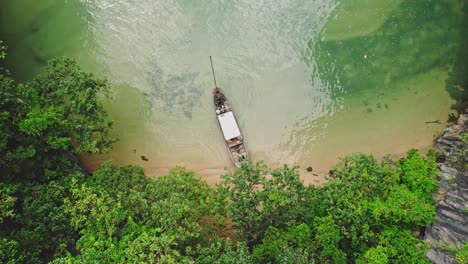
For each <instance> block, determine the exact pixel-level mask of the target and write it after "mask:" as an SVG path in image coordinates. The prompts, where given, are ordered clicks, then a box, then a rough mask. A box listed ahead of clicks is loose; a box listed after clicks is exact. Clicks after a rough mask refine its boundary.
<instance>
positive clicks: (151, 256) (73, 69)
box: [0, 59, 438, 263]
mask: <svg viewBox="0 0 468 264" xmlns="http://www.w3.org/2000/svg"><path fill="white" fill-rule="evenodd" d="M107 89H108V84H107V82H106V81H105V80H100V79H98V78H96V77H95V76H93V75H92V74H88V73H85V72H83V71H82V70H81V69H80V68H79V67H78V65H77V64H76V63H75V62H74V61H73V60H70V59H61V60H53V61H50V62H49V63H48V66H47V67H45V69H44V71H43V73H42V74H40V75H38V76H36V77H35V78H33V79H32V80H30V81H28V82H26V83H19V84H18V83H16V82H15V81H14V80H12V78H11V77H10V76H9V74H8V72H7V71H6V70H2V72H1V74H0V127H1V129H0V262H2V263H47V262H51V263H426V262H428V260H427V259H426V258H425V252H426V250H427V249H428V246H427V245H426V243H424V242H423V241H422V240H421V230H422V229H421V228H423V227H424V226H425V225H427V224H429V223H431V222H432V221H434V217H435V207H434V201H433V199H432V194H433V193H434V191H436V188H437V182H436V175H437V174H438V168H437V165H436V161H435V155H434V154H433V153H429V154H428V155H427V157H424V156H422V155H420V154H418V152H417V151H415V150H410V151H409V152H408V154H407V156H406V157H405V158H403V159H400V160H397V161H392V160H390V159H384V160H383V161H382V162H378V161H377V160H376V159H375V158H374V157H372V156H369V155H365V154H354V155H352V156H349V157H345V158H343V159H342V160H341V162H340V163H339V164H337V165H336V167H335V168H334V169H333V170H332V174H330V179H329V181H328V182H327V183H326V184H325V185H324V186H321V187H315V186H305V185H304V183H303V182H302V181H301V179H300V178H299V174H298V172H297V168H295V167H292V168H291V167H288V166H284V167H281V168H276V169H271V168H268V167H267V166H266V165H265V164H263V163H262V162H258V163H249V164H244V165H243V166H242V167H241V168H239V169H237V170H234V171H228V172H226V174H225V175H223V176H221V177H222V182H221V184H219V185H218V186H208V185H207V184H206V183H205V182H204V181H202V180H200V179H199V178H198V177H197V176H196V175H195V174H194V173H193V172H191V171H189V170H187V169H185V168H174V169H173V170H172V171H171V172H170V173H169V174H168V175H165V176H160V177H156V178H149V177H146V176H145V175H144V172H143V169H142V168H141V167H138V166H132V165H127V166H120V165H117V164H115V163H113V162H106V163H104V164H102V166H101V168H100V169H98V170H97V171H95V172H94V173H92V174H89V173H87V172H86V171H84V170H83V169H81V168H80V167H79V166H78V165H77V160H76V156H75V154H86V153H102V152H105V151H107V150H109V149H110V148H111V146H112V143H114V142H115V141H116V139H115V137H114V136H113V135H112V134H111V128H112V122H110V120H108V117H107V115H106V113H105V111H104V109H103V107H102V105H101V103H100V100H99V97H100V96H102V95H105V94H106V91H107Z"/></svg>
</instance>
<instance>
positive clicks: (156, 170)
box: [79, 131, 443, 186]
mask: <svg viewBox="0 0 468 264" xmlns="http://www.w3.org/2000/svg"><path fill="white" fill-rule="evenodd" d="M442 133H443V131H441V134H442ZM435 143H436V141H434V142H433V143H431V144H429V145H427V146H425V147H422V148H417V150H418V151H419V153H421V154H424V155H425V154H426V153H427V151H428V150H429V149H431V148H433V147H435ZM410 149H411V147H408V149H407V150H410ZM365 154H366V155H374V154H372V153H365ZM387 155H388V156H390V158H391V159H392V160H398V159H400V158H402V157H404V156H405V155H406V151H405V152H398V153H390V154H387ZM387 155H378V156H377V155H374V156H375V157H376V159H377V160H378V161H381V160H382V159H383V158H384V157H385V156H387ZM79 160H80V166H81V167H82V168H84V169H85V170H86V171H89V172H91V173H93V172H94V171H95V170H97V169H99V167H100V165H101V164H102V163H103V162H105V161H107V160H113V161H115V162H116V163H117V164H119V165H122V166H123V165H135V166H141V167H142V168H143V169H144V172H145V175H146V176H147V177H150V178H155V177H161V176H164V175H167V174H168V173H169V171H170V170H171V169H173V168H175V167H178V166H179V167H185V168H187V169H189V170H191V171H193V172H195V174H196V176H197V177H198V178H200V179H201V180H203V181H205V182H206V183H208V185H210V186H214V185H216V184H218V183H220V182H221V178H220V176H221V175H223V174H225V173H226V169H227V170H233V169H235V167H234V165H232V164H230V163H228V165H226V166H224V167H204V166H202V165H197V164H196V163H190V162H184V163H181V164H174V165H170V166H164V167H157V166H155V165H152V163H151V161H143V160H140V161H139V162H125V161H122V160H119V159H115V158H112V157H109V155H108V154H103V155H92V156H79ZM227 161H228V162H230V161H229V160H227ZM338 162H339V159H337V160H336V162H334V163H333V164H322V165H320V164H319V165H315V166H312V167H313V171H312V172H308V171H307V167H308V166H309V165H307V164H303V165H302V166H300V165H299V164H295V163H288V162H281V161H276V162H271V161H270V162H265V163H266V164H267V165H268V166H269V167H270V168H272V169H274V168H278V167H281V166H283V165H284V164H287V165H288V166H290V167H292V166H299V169H298V170H297V171H298V173H299V174H300V177H301V179H302V180H303V181H304V184H305V185H311V184H312V185H316V186H321V185H323V184H325V183H326V182H327V177H328V175H329V171H330V170H332V169H333V168H334V167H335V165H336V164H337V163H338Z"/></svg>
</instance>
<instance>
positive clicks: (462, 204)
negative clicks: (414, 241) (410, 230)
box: [425, 113, 468, 264]
mask: <svg viewBox="0 0 468 264" xmlns="http://www.w3.org/2000/svg"><path fill="white" fill-rule="evenodd" d="M436 148H437V149H438V151H440V155H439V158H438V162H439V167H440V169H441V174H440V177H439V191H438V193H437V194H436V196H435V200H436V212H437V216H436V221H435V223H434V224H432V225H430V226H428V227H427V228H426V234H425V239H426V241H428V242H429V243H430V245H431V247H432V249H431V250H429V252H428V253H427V257H428V258H429V259H430V260H431V261H432V262H433V263H437V264H439V263H440V264H442V263H457V262H456V259H455V255H456V254H455V252H454V251H455V250H454V249H461V247H462V245H463V244H464V243H467V242H468V113H467V114H465V115H461V116H460V118H459V119H458V122H457V123H456V124H454V125H453V126H451V127H449V128H447V129H446V130H445V131H444V133H443V135H442V136H441V137H440V138H439V139H438V140H437V143H436Z"/></svg>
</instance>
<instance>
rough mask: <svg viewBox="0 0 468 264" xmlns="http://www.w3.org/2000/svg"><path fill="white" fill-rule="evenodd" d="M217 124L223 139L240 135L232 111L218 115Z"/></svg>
mask: <svg viewBox="0 0 468 264" xmlns="http://www.w3.org/2000/svg"><path fill="white" fill-rule="evenodd" d="M218 120H219V124H220V125H221V130H223V135H224V139H225V140H229V139H232V138H235V137H238V136H240V135H241V133H240V131H239V126H237V122H236V119H235V118H234V114H233V113H232V112H226V113H224V114H220V115H218Z"/></svg>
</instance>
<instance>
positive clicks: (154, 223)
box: [65, 162, 222, 263]
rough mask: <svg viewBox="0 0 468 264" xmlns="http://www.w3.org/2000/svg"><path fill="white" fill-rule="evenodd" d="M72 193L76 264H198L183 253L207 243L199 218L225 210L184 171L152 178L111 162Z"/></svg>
mask: <svg viewBox="0 0 468 264" xmlns="http://www.w3.org/2000/svg"><path fill="white" fill-rule="evenodd" d="M71 193H72V195H71V198H70V199H66V202H65V204H66V211H67V212H68V213H69V214H70V216H71V217H70V222H71V225H72V226H73V227H74V228H75V229H76V230H77V231H79V232H80V234H81V238H80V239H79V240H78V241H77V248H78V250H79V252H80V254H79V255H78V256H76V257H74V258H73V260H74V261H79V262H85V263H87V262H89V261H98V262H99V261H100V262H127V263H135V262H144V263H156V262H158V263H189V262H193V261H192V260H191V258H190V257H189V256H187V255H184V252H185V251H186V250H187V247H194V246H196V245H203V244H206V242H204V240H205V239H204V237H203V234H204V233H203V230H202V229H201V227H200V225H199V221H200V218H201V217H202V216H204V215H208V214H215V213H216V212H217V211H216V210H217V209H216V208H220V205H219V202H218V199H219V198H216V196H217V193H216V192H215V191H213V190H212V189H211V188H210V187H209V186H208V185H207V184H206V183H204V182H202V181H200V180H198V179H196V178H195V175H194V173H193V172H190V171H188V170H186V169H183V168H175V169H174V170H172V171H171V172H170V173H169V175H168V176H164V177H159V178H156V179H149V178H147V177H145V176H144V174H143V170H142V168H140V167H136V166H124V167H120V166H117V165H115V164H113V163H110V162H108V163H105V164H104V165H103V167H102V168H101V169H100V170H98V171H96V172H95V173H94V176H93V177H91V178H89V179H88V180H87V181H86V182H85V183H83V184H79V183H78V182H75V183H73V184H72V187H71ZM221 207H222V206H221ZM142 252H145V253H144V254H142Z"/></svg>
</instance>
